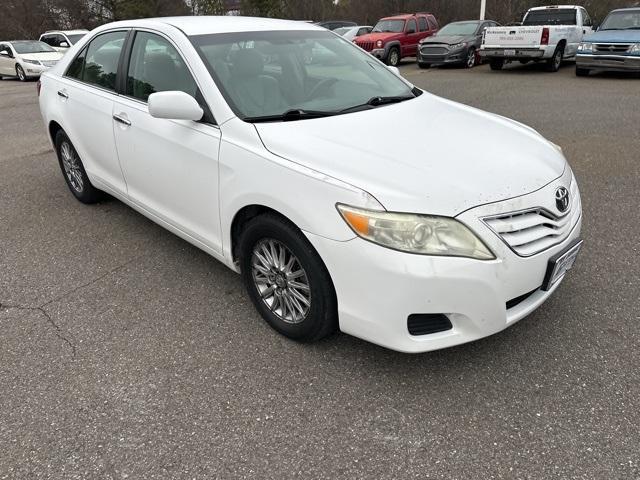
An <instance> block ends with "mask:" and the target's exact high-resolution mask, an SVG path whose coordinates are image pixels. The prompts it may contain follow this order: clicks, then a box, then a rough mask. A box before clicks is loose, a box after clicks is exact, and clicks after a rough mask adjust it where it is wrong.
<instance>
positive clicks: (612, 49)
mask: <svg viewBox="0 0 640 480" xmlns="http://www.w3.org/2000/svg"><path fill="white" fill-rule="evenodd" d="M633 45H634V44H633V43H594V44H593V47H594V49H595V51H596V52H597V53H605V54H606V53H625V52H628V51H629V50H631V47H633Z"/></svg>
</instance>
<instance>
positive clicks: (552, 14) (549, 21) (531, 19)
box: [522, 8, 578, 25]
mask: <svg viewBox="0 0 640 480" xmlns="http://www.w3.org/2000/svg"><path fill="white" fill-rule="evenodd" d="M576 14H577V10H576V9H575V8H553V9H551V8H550V9H547V10H531V11H530V12H529V13H527V16H526V17H525V18H524V22H522V25H577V23H578V22H577V19H576Z"/></svg>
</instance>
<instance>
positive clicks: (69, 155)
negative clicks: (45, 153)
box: [55, 130, 103, 203]
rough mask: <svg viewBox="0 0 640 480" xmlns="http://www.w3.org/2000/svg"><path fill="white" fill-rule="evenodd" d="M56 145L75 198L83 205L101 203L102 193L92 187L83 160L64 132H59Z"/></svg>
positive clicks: (61, 164)
mask: <svg viewBox="0 0 640 480" xmlns="http://www.w3.org/2000/svg"><path fill="white" fill-rule="evenodd" d="M55 143H56V153H57V154H58V162H59V164H60V170H62V174H63V175H64V179H65V180H66V182H67V186H68V187H69V190H71V193H73V196H74V197H76V198H77V199H78V200H79V201H81V202H82V203H96V202H98V201H100V200H101V199H102V197H103V194H102V192H101V191H100V190H98V189H97V188H95V187H94V186H93V185H91V181H90V180H89V177H88V176H87V172H86V171H85V169H84V165H83V164H82V160H80V156H79V155H78V152H76V149H75V147H74V146H73V144H72V143H71V140H69V137H68V136H67V134H66V133H64V131H62V130H59V131H58V133H57V134H56V140H55Z"/></svg>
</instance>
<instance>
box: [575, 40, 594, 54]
mask: <svg viewBox="0 0 640 480" xmlns="http://www.w3.org/2000/svg"><path fill="white" fill-rule="evenodd" d="M578 51H579V52H580V53H593V43H589V42H583V43H581V44H580V45H578Z"/></svg>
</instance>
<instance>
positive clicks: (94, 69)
mask: <svg viewBox="0 0 640 480" xmlns="http://www.w3.org/2000/svg"><path fill="white" fill-rule="evenodd" d="M126 36H127V32H126V31H120V32H109V33H103V34H102V35H98V36H97V37H96V38H94V39H93V40H91V42H90V43H89V45H87V47H85V48H84V49H83V50H82V52H80V53H79V54H78V55H77V56H76V58H75V59H74V60H73V61H72V62H71V65H69V68H68V69H67V73H66V76H67V77H71V78H75V79H77V80H81V81H83V82H85V83H88V84H90V85H96V86H99V87H101V88H105V89H107V90H113V91H115V89H116V76H117V73H118V62H119V60H120V54H121V53H122V47H123V45H124V40H125V38H126Z"/></svg>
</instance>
